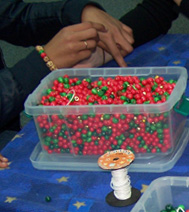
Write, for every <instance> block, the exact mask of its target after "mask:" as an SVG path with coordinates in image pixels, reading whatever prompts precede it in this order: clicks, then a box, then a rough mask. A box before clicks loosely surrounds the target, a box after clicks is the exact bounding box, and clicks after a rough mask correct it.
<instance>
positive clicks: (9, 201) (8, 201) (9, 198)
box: [5, 197, 16, 203]
mask: <svg viewBox="0 0 189 212" xmlns="http://www.w3.org/2000/svg"><path fill="white" fill-rule="evenodd" d="M14 200H16V197H6V200H5V202H7V203H12V201H14Z"/></svg>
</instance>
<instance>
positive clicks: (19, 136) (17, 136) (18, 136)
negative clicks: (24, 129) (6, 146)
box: [11, 133, 24, 141]
mask: <svg viewBox="0 0 189 212" xmlns="http://www.w3.org/2000/svg"><path fill="white" fill-rule="evenodd" d="M23 135H24V133H22V134H17V135H15V136H14V137H13V138H12V139H11V141H14V140H15V139H17V138H22V136H23Z"/></svg>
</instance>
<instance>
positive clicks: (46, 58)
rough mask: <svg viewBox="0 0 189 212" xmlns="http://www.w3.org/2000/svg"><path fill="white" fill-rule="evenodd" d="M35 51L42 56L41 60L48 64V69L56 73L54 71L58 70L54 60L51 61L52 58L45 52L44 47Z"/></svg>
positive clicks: (37, 47)
mask: <svg viewBox="0 0 189 212" xmlns="http://www.w3.org/2000/svg"><path fill="white" fill-rule="evenodd" d="M35 49H36V50H37V51H38V53H39V54H40V56H41V58H42V59H43V61H44V62H45V63H46V65H47V67H48V68H49V69H50V70H51V71H54V70H56V69H57V67H56V66H55V65H54V63H53V62H52V60H50V58H49V57H48V56H47V55H46V53H45V51H44V48H43V47H42V46H36V47H35Z"/></svg>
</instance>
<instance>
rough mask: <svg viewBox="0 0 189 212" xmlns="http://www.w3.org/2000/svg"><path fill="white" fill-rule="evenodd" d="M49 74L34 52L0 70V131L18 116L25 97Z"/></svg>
mask: <svg viewBox="0 0 189 212" xmlns="http://www.w3.org/2000/svg"><path fill="white" fill-rule="evenodd" d="M49 73H50V71H49V69H48V68H47V67H46V65H45V63H44V61H43V60H42V59H41V57H40V56H39V54H38V52H36V51H33V52H31V53H30V54H29V55H28V56H27V57H26V58H25V59H23V60H21V61H20V62H18V63H17V64H16V65H15V66H14V67H12V68H9V69H8V68H5V69H1V70H0V117H1V119H0V129H1V128H3V126H5V125H7V124H8V123H10V121H12V120H14V119H15V118H16V117H17V116H18V115H19V113H20V112H21V111H22V110H23V108H24V102H25V100H26V98H27V96H28V95H29V94H30V93H31V92H32V91H33V90H34V89H35V88H36V87H37V86H38V84H39V83H40V81H41V79H43V78H44V77H45V76H46V75H47V74H49Z"/></svg>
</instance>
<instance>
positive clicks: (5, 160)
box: [0, 154, 8, 168]
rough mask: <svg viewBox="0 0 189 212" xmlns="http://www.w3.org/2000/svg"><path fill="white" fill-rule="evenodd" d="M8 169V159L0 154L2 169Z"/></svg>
mask: <svg viewBox="0 0 189 212" xmlns="http://www.w3.org/2000/svg"><path fill="white" fill-rule="evenodd" d="M6 167H8V159H7V158H5V157H3V156H2V155H1V154H0V168H6Z"/></svg>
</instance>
